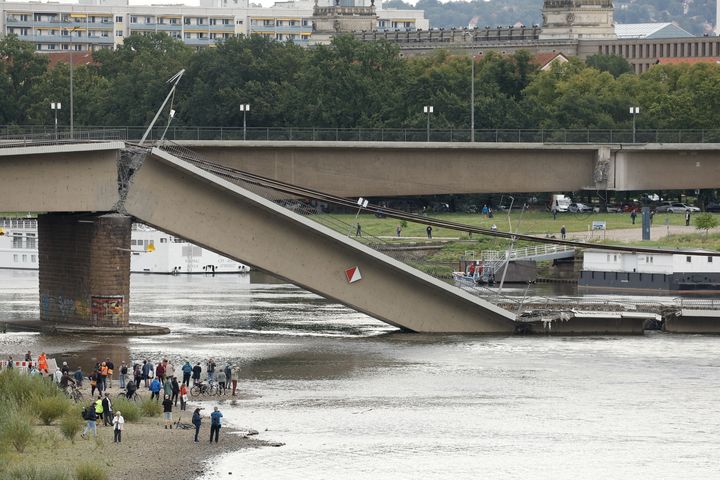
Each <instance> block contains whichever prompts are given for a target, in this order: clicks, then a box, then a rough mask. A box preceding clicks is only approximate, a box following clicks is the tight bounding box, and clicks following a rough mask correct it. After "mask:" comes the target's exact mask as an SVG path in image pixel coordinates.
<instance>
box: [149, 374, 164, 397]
mask: <svg viewBox="0 0 720 480" xmlns="http://www.w3.org/2000/svg"><path fill="white" fill-rule="evenodd" d="M161 389H162V385H161V384H160V380H158V379H157V378H153V381H152V383H151V384H150V400H152V399H153V398H154V399H155V401H156V402H158V401H160V390H161Z"/></svg>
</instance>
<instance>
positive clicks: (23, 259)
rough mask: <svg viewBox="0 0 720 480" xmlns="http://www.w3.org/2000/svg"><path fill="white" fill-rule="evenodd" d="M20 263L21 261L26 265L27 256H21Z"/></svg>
mask: <svg viewBox="0 0 720 480" xmlns="http://www.w3.org/2000/svg"><path fill="white" fill-rule="evenodd" d="M22 261H23V263H27V255H23V257H22Z"/></svg>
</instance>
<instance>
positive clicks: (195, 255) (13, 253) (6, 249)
mask: <svg viewBox="0 0 720 480" xmlns="http://www.w3.org/2000/svg"><path fill="white" fill-rule="evenodd" d="M0 228H2V231H3V235H2V236H0V268H4V269H18V270H37V268H38V246H37V245H38V243H37V242H38V238H37V220H36V219H34V218H3V219H0ZM130 250H131V257H130V271H131V272H132V273H165V274H197V273H246V272H249V271H250V268H249V267H248V266H247V265H243V264H242V263H239V262H236V261H235V260H231V259H229V258H227V257H223V256H222V255H218V254H217V253H214V252H211V251H210V250H207V249H204V248H202V247H198V246H197V245H193V244H192V243H190V242H188V241H186V240H184V239H182V238H178V237H174V236H172V235H168V234H167V233H165V232H162V231H160V230H156V229H154V228H151V227H148V226H146V225H143V224H140V223H134V224H133V227H132V236H131V240H130Z"/></svg>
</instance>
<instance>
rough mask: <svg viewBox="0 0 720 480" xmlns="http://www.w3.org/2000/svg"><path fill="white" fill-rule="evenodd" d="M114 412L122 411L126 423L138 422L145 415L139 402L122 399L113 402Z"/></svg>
mask: <svg viewBox="0 0 720 480" xmlns="http://www.w3.org/2000/svg"><path fill="white" fill-rule="evenodd" d="M113 410H114V411H116V412H117V411H120V412H121V413H122V416H123V417H124V418H125V421H126V422H137V421H138V420H140V417H141V416H142V414H143V412H141V411H140V406H138V404H137V402H133V401H132V400H128V399H127V398H122V397H121V398H118V399H117V400H115V401H114V402H113Z"/></svg>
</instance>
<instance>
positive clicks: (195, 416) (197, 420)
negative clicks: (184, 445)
mask: <svg viewBox="0 0 720 480" xmlns="http://www.w3.org/2000/svg"><path fill="white" fill-rule="evenodd" d="M192 424H193V425H195V443H199V442H200V440H198V434H199V433H200V425H201V424H202V417H201V416H200V409H199V408H196V409H195V411H194V412H193V416H192Z"/></svg>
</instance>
